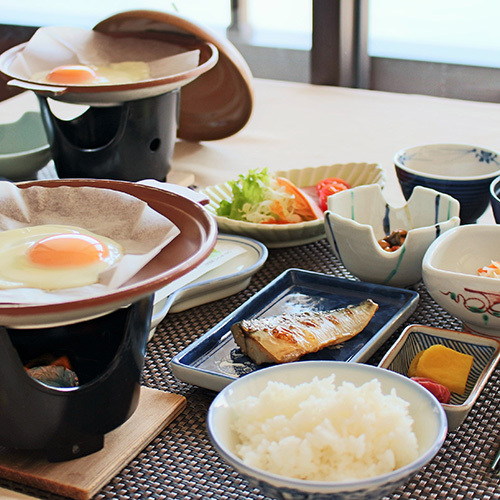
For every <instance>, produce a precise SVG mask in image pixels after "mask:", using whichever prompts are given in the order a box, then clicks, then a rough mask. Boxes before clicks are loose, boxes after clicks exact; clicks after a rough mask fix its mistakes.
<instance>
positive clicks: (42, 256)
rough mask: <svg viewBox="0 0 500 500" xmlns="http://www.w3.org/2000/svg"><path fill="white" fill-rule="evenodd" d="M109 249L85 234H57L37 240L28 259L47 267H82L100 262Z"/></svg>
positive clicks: (30, 250)
mask: <svg viewBox="0 0 500 500" xmlns="http://www.w3.org/2000/svg"><path fill="white" fill-rule="evenodd" d="M108 256H109V250H108V248H107V247H106V245H103V244H102V243H101V242H100V241H99V240H97V239H96V238H93V237H92V236H87V235H84V234H57V235H54V236H48V237H47V238H42V239H41V240H39V241H37V242H36V243H35V244H34V245H32V246H31V247H30V249H29V250H28V259H29V260H30V261H31V262H32V263H33V264H37V265H39V266H45V267H53V268H55V267H80V266H86V265H88V264H93V263H96V262H100V261H102V260H103V259H105V258H106V257H108Z"/></svg>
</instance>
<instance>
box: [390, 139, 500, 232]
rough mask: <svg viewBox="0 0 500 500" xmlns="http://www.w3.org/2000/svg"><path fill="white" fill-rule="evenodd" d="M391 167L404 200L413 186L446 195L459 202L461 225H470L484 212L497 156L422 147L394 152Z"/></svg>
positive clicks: (464, 148) (462, 148) (466, 148)
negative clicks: (394, 171) (393, 167)
mask: <svg viewBox="0 0 500 500" xmlns="http://www.w3.org/2000/svg"><path fill="white" fill-rule="evenodd" d="M394 166H395V168H396V174H397V177H398V180H399V184H400V186H401V190H402V191H403V195H404V196H405V198H406V199H409V197H410V196H411V193H412V192H413V189H414V187H415V186H424V187H428V188H432V189H435V190H436V191H440V192H442V193H447V194H449V195H451V196H453V197H454V198H456V199H457V200H458V201H459V202H460V220H461V222H462V224H471V223H474V222H476V220H477V219H478V218H479V217H481V215H483V213H484V212H485V210H486V209H487V208H488V204H489V202H490V194H489V192H490V184H491V182H492V181H493V179H494V178H495V177H497V176H499V175H500V153H499V152H497V151H494V150H492V149H487V148H483V147H479V146H470V145H466V144H426V145H422V146H414V147H411V148H405V149H401V150H400V151H398V152H397V153H396V154H395V155H394Z"/></svg>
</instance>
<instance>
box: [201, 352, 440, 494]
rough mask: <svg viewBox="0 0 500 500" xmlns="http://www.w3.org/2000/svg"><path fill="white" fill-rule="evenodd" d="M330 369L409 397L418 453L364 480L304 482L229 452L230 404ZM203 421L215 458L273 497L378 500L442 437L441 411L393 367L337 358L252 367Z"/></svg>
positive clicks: (338, 376)
mask: <svg viewBox="0 0 500 500" xmlns="http://www.w3.org/2000/svg"><path fill="white" fill-rule="evenodd" d="M332 373H335V382H336V384H340V383H341V382H343V381H348V382H352V383H353V384H354V385H356V386H359V385H362V384H363V383H365V382H368V381H370V380H373V379H374V378H377V379H378V380H379V381H380V383H381V386H382V392H383V393H384V394H389V393H390V392H391V390H392V389H395V390H396V392H397V395H398V396H400V397H401V398H403V399H405V400H406V401H407V402H409V404H410V406H409V411H410V414H411V416H412V417H413V419H414V428H413V430H414V432H415V434H416V436H417V440H418V443H419V456H418V458H417V459H416V460H414V461H413V462H411V463H410V464H408V465H406V466H405V467H402V468H400V469H396V470H395V471H393V472H390V473H387V474H383V475H380V476H376V477H373V478H369V479H357V480H350V481H342V482H327V481H307V480H300V479H292V478H286V477H283V476H279V475H276V474H272V473H269V472H266V471H264V470H261V469H257V468H255V467H252V466H250V465H247V464H246V463H244V462H243V460H241V459H240V458H239V457H238V456H237V455H236V453H235V451H234V450H235V445H236V439H237V438H236V434H235V432H234V430H233V429H232V428H231V418H232V413H231V405H232V404H233V403H234V402H235V401H240V400H242V399H243V398H246V397H248V396H256V395H258V394H259V393H260V392H261V391H262V390H263V389H264V388H265V387H266V385H267V383H268V381H270V380H273V381H279V382H285V383H287V384H289V385H298V384H300V383H303V382H310V381H311V380H312V379H313V378H314V377H318V378H320V379H322V378H325V377H327V376H329V375H331V374H332ZM207 425H208V431H209V435H210V438H211V440H212V443H213V445H214V447H215V448H216V450H217V451H218V453H219V454H220V455H221V457H222V458H223V459H224V460H225V461H226V462H227V463H228V464H230V465H231V466H232V467H233V468H234V469H236V470H237V471H238V472H239V473H240V474H241V475H242V476H243V477H245V478H246V479H247V480H248V482H249V483H250V484H251V485H252V486H254V487H256V488H259V489H260V490H261V491H262V493H263V494H264V495H266V496H269V497H271V498H276V499H279V500H380V499H381V498H382V497H384V496H386V495H389V494H391V493H392V492H393V491H394V490H395V489H396V488H397V487H399V486H400V485H402V484H404V483H405V482H406V481H407V480H408V479H410V478H411V477H412V476H413V475H414V474H415V473H416V472H417V471H418V470H419V469H421V468H422V467H423V466H424V465H426V464H427V463H428V462H430V461H431V460H432V458H433V457H434V456H435V455H436V453H437V452H438V451H439V449H440V448H441V445H442V444H443V441H444V439H445V437H446V432H447V424H446V415H445V413H444V411H443V409H442V407H441V405H440V404H439V402H438V401H437V399H436V398H434V396H432V395H431V394H430V393H429V392H428V391H427V390H426V389H424V388H423V387H421V386H420V385H419V384H417V383H415V382H413V381H412V380H410V379H408V378H407V377H403V376H401V375H399V374H397V373H395V372H392V371H389V370H385V369H382V368H378V367H376V366H370V365H365V364H361V363H344V362H340V361H299V362H296V363H286V364H282V365H275V366H271V367H269V368H263V369H260V370H257V371H255V372H253V373H251V374H249V375H245V376H244V377H241V378H240V379H238V380H236V381H235V382H232V383H231V384H229V385H228V386H227V387H226V388H225V389H223V390H222V392H220V393H219V395H218V396H217V397H216V398H215V399H214V401H213V402H212V404H211V406H210V409H209V411H208V417H207Z"/></svg>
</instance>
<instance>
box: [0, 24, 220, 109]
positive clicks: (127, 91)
mask: <svg viewBox="0 0 500 500" xmlns="http://www.w3.org/2000/svg"><path fill="white" fill-rule="evenodd" d="M124 35H125V34H124V33H120V34H118V35H116V36H124ZM133 35H134V36H136V37H137V36H141V37H143V38H146V37H148V38H156V37H155V36H153V35H151V36H149V35H148V34H142V33H141V34H138V33H134V34H133ZM167 41H168V42H170V43H173V44H175V45H178V46H180V47H182V48H184V49H186V50H192V49H199V50H200V62H199V64H198V66H197V67H196V68H193V69H191V70H189V71H184V72H182V73H178V74H175V75H169V76H165V77H161V78H151V79H149V80H141V81H139V82H132V83H120V84H111V85H56V84H52V83H51V84H43V83H38V82H33V81H31V80H25V79H21V78H17V77H16V76H15V75H14V74H13V73H12V72H11V70H10V66H11V64H12V62H13V61H14V59H15V57H16V56H17V55H18V54H19V53H20V52H22V51H23V50H24V47H25V46H26V43H22V44H20V45H16V46H15V47H12V48H11V49H9V50H7V51H6V52H4V53H3V54H1V55H0V71H1V72H2V73H3V74H4V75H6V76H7V77H9V78H12V80H10V81H9V82H8V85H10V86H14V87H19V88H22V89H25V90H33V91H34V92H36V93H38V94H41V95H44V96H46V97H51V98H53V99H56V100H59V101H63V102H69V103H77V104H87V105H93V106H102V105H109V104H116V103H119V102H125V101H131V100H135V99H144V98H148V97H154V96H157V95H161V94H165V93H167V92H170V91H172V90H175V89H178V88H181V87H183V86H185V85H187V84H189V83H191V82H193V81H194V80H196V78H198V77H199V76H200V75H202V74H203V73H205V72H207V71H208V70H209V69H211V68H213V67H214V66H215V65H216V64H217V60H218V57H219V54H218V51H217V49H216V47H215V46H214V45H213V44H211V43H208V42H203V41H201V40H196V39H193V38H186V37H181V36H176V35H175V34H173V35H172V36H169V37H168V40H167Z"/></svg>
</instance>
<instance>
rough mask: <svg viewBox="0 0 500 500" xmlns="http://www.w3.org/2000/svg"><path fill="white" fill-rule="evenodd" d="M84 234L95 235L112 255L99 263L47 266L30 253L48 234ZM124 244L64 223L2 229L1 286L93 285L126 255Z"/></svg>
mask: <svg viewBox="0 0 500 500" xmlns="http://www.w3.org/2000/svg"><path fill="white" fill-rule="evenodd" d="M58 234H81V235H87V236H92V237H93V238H96V239H97V240H99V242H100V243H102V244H103V245H104V246H106V247H107V249H108V252H109V255H108V256H107V257H105V258H103V259H102V260H100V261H99V262H95V263H92V264H88V265H82V266H77V267H61V268H57V267H45V266H40V265H37V264H34V263H33V262H31V261H30V260H29V258H28V256H27V254H28V251H29V249H30V247H31V246H32V245H34V244H35V243H36V242H38V241H40V240H41V239H43V238H46V237H48V236H54V235H58ZM123 254H124V250H123V248H122V246H121V245H120V244H119V243H117V242H115V241H113V240H112V239H110V238H106V237H104V236H100V235H97V234H95V233H92V232H91V231H87V230H85V229H82V228H78V227H73V226H65V225H50V224H46V225H40V226H28V227H23V228H19V229H11V230H8V231H3V232H0V289H11V288H39V289H42V290H59V289H63V288H74V287H80V286H86V285H92V284H94V283H97V282H98V281H99V275H100V274H101V273H102V272H103V271H105V270H106V269H108V268H109V267H111V266H112V265H114V264H115V263H117V262H118V261H119V260H120V259H121V258H122V256H123Z"/></svg>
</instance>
